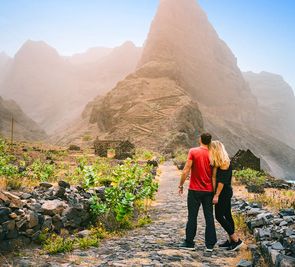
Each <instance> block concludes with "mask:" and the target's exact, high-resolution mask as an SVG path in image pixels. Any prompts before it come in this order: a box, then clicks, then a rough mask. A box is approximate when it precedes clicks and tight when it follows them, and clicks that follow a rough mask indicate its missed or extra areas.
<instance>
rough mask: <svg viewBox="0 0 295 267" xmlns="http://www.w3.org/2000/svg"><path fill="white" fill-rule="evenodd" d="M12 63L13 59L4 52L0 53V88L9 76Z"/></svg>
mask: <svg viewBox="0 0 295 267" xmlns="http://www.w3.org/2000/svg"><path fill="white" fill-rule="evenodd" d="M11 63H12V58H11V57H9V56H8V55H6V54H5V53H4V52H1V53H0V86H1V83H2V82H3V79H4V77H5V76H6V75H7V73H8V71H9V69H10V66H11Z"/></svg>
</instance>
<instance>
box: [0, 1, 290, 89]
mask: <svg viewBox="0 0 295 267" xmlns="http://www.w3.org/2000/svg"><path fill="white" fill-rule="evenodd" d="M179 1H181V0H179ZM199 3H200V5H201V6H202V7H203V9H204V10H205V11H206V13H207V15H208V17H209V20H210V21H211V23H212V24H213V26H214V27H215V29H216V30H217V32H218V34H219V36H220V37H221V38H222V39H223V40H224V41H225V42H226V43H227V44H228V45H229V47H230V48H231V49H232V50H233V52H234V54H235V55H236V56H237V58H238V64H239V66H240V68H241V69H242V70H253V71H255V72H259V71H262V70H266V71H270V72H274V73H278V74H281V75H283V77H284V78H285V80H286V81H287V82H288V83H289V84H290V85H291V86H292V87H293V89H295V67H294V62H295V16H294V14H295V0H199ZM157 6H158V0H0V51H5V52H6V53H7V54H9V55H10V56H13V55H14V54H15V52H16V51H17V50H18V49H19V48H20V46H21V45H22V44H23V43H24V42H25V41H26V40H28V39H32V40H43V41H45V42H47V43H48V44H49V45H51V46H53V47H55V48H56V49H57V50H58V51H59V52H60V54H62V55H70V54H73V53H76V52H82V51H85V50H86V49H87V48H89V47H94V46H108V47H113V46H118V45H120V44H121V43H123V42H124V41H126V40H131V41H133V42H135V43H136V44H137V45H138V46H141V45H142V44H143V42H144V40H145V39H146V36H147V33H148V30H149V26H150V23H151V21H152V18H153V17H154V15H155V12H156V9H157Z"/></svg>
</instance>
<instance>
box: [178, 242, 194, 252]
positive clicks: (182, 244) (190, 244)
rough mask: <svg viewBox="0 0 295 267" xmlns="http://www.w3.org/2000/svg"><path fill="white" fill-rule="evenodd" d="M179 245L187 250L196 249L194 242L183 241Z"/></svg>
mask: <svg viewBox="0 0 295 267" xmlns="http://www.w3.org/2000/svg"><path fill="white" fill-rule="evenodd" d="M178 247H179V248H181V249H186V250H195V244H194V243H187V242H186V241H184V242H183V243H181V244H180V245H179V246H178Z"/></svg>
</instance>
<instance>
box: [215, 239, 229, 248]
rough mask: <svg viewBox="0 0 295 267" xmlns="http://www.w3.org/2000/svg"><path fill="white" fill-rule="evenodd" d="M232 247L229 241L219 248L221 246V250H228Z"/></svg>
mask: <svg viewBox="0 0 295 267" xmlns="http://www.w3.org/2000/svg"><path fill="white" fill-rule="evenodd" d="M230 245H231V242H229V241H228V240H226V241H225V242H224V243H221V244H219V245H218V246H219V247H220V248H223V249H227V248H229V247H230Z"/></svg>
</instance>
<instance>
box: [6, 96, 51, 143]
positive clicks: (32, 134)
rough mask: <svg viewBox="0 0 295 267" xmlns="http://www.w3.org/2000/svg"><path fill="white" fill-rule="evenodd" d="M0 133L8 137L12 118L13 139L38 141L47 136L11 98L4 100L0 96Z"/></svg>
mask: <svg viewBox="0 0 295 267" xmlns="http://www.w3.org/2000/svg"><path fill="white" fill-rule="evenodd" d="M0 114H1V116H0V135H1V136H4V137H7V138H9V137H10V135H11V120H12V117H13V119H14V139H17V140H27V141H40V140H45V139H46V138H47V136H46V134H45V131H43V130H42V129H41V128H40V127H39V126H38V125H37V123H36V122H34V121H33V120H32V119H30V118H29V117H28V116H27V115H26V114H24V112H23V111H22V110H21V108H20V107H19V106H18V105H17V103H16V102H15V101H13V100H4V99H3V98H2V97H1V96H0Z"/></svg>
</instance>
